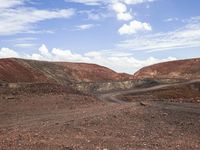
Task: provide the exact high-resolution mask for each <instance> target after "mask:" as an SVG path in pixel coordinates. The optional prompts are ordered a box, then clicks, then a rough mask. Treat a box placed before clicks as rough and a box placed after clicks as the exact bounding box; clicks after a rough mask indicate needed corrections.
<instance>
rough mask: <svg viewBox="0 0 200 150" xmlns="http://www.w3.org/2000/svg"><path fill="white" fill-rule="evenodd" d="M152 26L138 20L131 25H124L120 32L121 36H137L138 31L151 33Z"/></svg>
mask: <svg viewBox="0 0 200 150" xmlns="http://www.w3.org/2000/svg"><path fill="white" fill-rule="evenodd" d="M151 30H152V28H151V25H150V24H148V23H146V22H144V23H142V22H140V21H137V20H134V21H131V22H130V23H129V24H124V25H123V26H122V27H121V28H120V29H119V30H118V31H119V34H121V35H123V34H135V33H137V32H138V31H151Z"/></svg>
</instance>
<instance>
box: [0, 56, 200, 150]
mask: <svg viewBox="0 0 200 150" xmlns="http://www.w3.org/2000/svg"><path fill="white" fill-rule="evenodd" d="M0 118H1V119H0V149H2V150H9V149H21V150H24V149H33V150H38V149H52V150H55V149H61V150H82V149H87V150H118V149H119V150H135V149H136V150H137V149H139V150H148V149H154V150H156V149H158V150H161V149H171V150H174V149H177V150H189V149H193V150H198V149H200V140H199V137H200V130H199V127H200V59H199V58H195V59H186V60H177V61H170V62H165V63H159V64H155V65H152V66H147V67H144V68H142V69H140V70H139V71H137V72H136V73H135V74H134V73H133V74H125V73H117V72H115V71H113V70H111V69H109V68H106V67H103V66H99V65H95V64H86V63H67V62H46V61H35V60H25V59H17V58H8V59H0Z"/></svg>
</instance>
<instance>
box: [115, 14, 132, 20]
mask: <svg viewBox="0 0 200 150" xmlns="http://www.w3.org/2000/svg"><path fill="white" fill-rule="evenodd" d="M132 18H133V17H132V15H131V14H130V13H129V12H127V13H118V14H117V19H118V20H125V21H128V20H131V19H132Z"/></svg>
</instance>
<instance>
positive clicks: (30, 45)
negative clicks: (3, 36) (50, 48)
mask: <svg viewBox="0 0 200 150" xmlns="http://www.w3.org/2000/svg"><path fill="white" fill-rule="evenodd" d="M14 46H15V47H19V48H29V47H35V46H36V45H35V44H32V43H18V44H15V45H14Z"/></svg>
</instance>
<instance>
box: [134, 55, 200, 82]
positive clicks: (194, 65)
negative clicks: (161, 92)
mask: <svg viewBox="0 0 200 150" xmlns="http://www.w3.org/2000/svg"><path fill="white" fill-rule="evenodd" d="M134 78H135V79H144V78H153V79H167V78H172V79H198V78H200V58H196V59H187V60H178V61H170V62H164V63H159V64H155V65H151V66H147V67H144V68H142V69H140V70H139V71H138V72H136V73H135V74H134Z"/></svg>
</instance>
